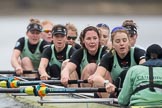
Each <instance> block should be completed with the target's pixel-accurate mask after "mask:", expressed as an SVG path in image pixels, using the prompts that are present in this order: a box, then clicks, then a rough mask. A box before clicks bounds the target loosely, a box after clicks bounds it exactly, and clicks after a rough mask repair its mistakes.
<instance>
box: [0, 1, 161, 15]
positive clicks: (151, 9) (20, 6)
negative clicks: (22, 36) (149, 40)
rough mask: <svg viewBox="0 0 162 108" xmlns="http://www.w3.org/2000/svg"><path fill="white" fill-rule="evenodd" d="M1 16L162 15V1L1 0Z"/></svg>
mask: <svg viewBox="0 0 162 108" xmlns="http://www.w3.org/2000/svg"><path fill="white" fill-rule="evenodd" d="M0 2H1V4H0V16H18V15H162V8H161V7H162V0H133V1H132V0H131V1H130V0H122V1H121V0H59V1H57V0H0Z"/></svg>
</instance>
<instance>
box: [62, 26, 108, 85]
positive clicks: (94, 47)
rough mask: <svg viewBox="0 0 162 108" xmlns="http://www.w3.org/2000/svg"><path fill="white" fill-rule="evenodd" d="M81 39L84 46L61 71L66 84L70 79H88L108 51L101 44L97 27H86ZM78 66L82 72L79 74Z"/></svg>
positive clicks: (63, 81) (63, 82)
mask: <svg viewBox="0 0 162 108" xmlns="http://www.w3.org/2000/svg"><path fill="white" fill-rule="evenodd" d="M80 39H81V40H80V41H81V45H82V48H81V49H79V50H77V51H76V52H75V53H74V54H73V55H72V57H71V58H70V61H69V62H68V63H67V65H66V66H65V68H64V69H63V70H62V71H61V82H62V84H64V85H65V86H67V85H68V80H69V79H78V78H79V79H82V80H84V79H87V78H88V77H89V76H90V75H92V74H93V73H94V72H95V70H96V68H97V65H98V63H99V62H100V59H101V57H102V56H103V55H104V54H105V53H107V51H106V47H103V46H101V45H100V33H99V31H98V29H97V28H96V27H93V26H88V27H86V28H85V29H84V30H83V31H82V33H81V35H80ZM77 68H80V73H78V74H77V72H76V69H77ZM105 75H106V74H105ZM74 76H78V77H74ZM82 86H83V87H87V86H91V85H89V84H85V85H82Z"/></svg>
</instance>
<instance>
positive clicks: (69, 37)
mask: <svg viewBox="0 0 162 108" xmlns="http://www.w3.org/2000/svg"><path fill="white" fill-rule="evenodd" d="M76 38H77V37H76V36H67V39H68V40H71V39H72V40H75V39H76Z"/></svg>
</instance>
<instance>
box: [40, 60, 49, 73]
mask: <svg viewBox="0 0 162 108" xmlns="http://www.w3.org/2000/svg"><path fill="white" fill-rule="evenodd" d="M48 62H49V60H48V59H46V58H41V61H40V64H39V68H38V71H39V74H40V76H41V75H48V74H47V72H46V68H47V66H48Z"/></svg>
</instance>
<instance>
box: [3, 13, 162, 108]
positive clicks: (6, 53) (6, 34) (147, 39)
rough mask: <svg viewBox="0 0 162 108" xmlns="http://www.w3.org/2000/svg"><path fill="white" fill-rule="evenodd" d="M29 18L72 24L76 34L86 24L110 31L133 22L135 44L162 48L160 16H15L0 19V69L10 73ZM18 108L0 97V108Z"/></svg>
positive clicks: (11, 100)
mask: <svg viewBox="0 0 162 108" xmlns="http://www.w3.org/2000/svg"><path fill="white" fill-rule="evenodd" d="M30 18H38V19H40V20H41V21H42V20H50V21H53V23H54V24H65V23H68V22H70V23H73V24H75V25H76V27H77V28H78V30H79V32H80V31H81V30H82V29H83V28H84V27H86V26H87V25H94V26H95V25H96V24H97V23H106V24H108V25H109V26H110V28H113V27H115V26H120V25H121V24H122V22H123V21H124V20H126V19H133V20H134V21H135V22H136V23H137V25H138V34H139V36H138V39H137V44H138V45H140V46H142V47H144V48H146V47H147V46H148V45H150V44H152V43H158V44H160V45H162V42H161V41H162V39H161V37H162V32H161V26H162V16H19V17H5V16H1V17H0V24H1V26H0V28H1V29H0V31H1V32H0V51H1V53H0V70H12V67H11V65H10V57H11V52H12V49H13V47H14V45H15V42H16V40H17V39H18V38H19V37H21V36H25V32H26V26H27V25H28V23H29V19H30ZM11 106H13V107H16V108H21V107H24V105H23V104H21V103H17V102H15V101H14V100H13V99H10V98H8V97H6V96H5V95H4V94H0V107H1V108H9V107H11Z"/></svg>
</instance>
